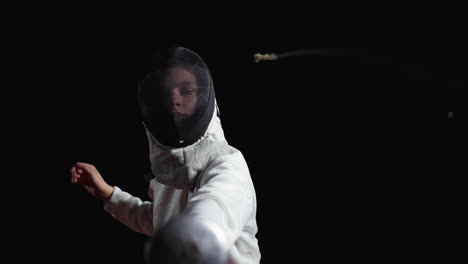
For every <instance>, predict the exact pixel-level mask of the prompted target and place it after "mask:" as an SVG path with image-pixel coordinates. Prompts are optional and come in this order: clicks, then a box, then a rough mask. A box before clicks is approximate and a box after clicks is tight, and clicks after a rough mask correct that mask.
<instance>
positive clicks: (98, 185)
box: [70, 162, 114, 201]
mask: <svg viewBox="0 0 468 264" xmlns="http://www.w3.org/2000/svg"><path fill="white" fill-rule="evenodd" d="M70 172H71V182H72V183H78V184H80V185H82V186H83V187H84V188H85V189H86V190H87V191H88V192H89V193H91V194H92V195H93V196H94V197H97V198H99V199H101V200H103V201H107V200H108V199H109V198H110V196H111V195H112V192H114V187H112V186H110V185H109V184H107V182H106V181H105V180H104V179H103V178H102V176H101V174H100V173H99V171H98V170H97V169H96V167H94V166H93V165H92V164H88V163H83V162H77V163H76V164H75V165H74V166H73V167H72V168H71V169H70Z"/></svg>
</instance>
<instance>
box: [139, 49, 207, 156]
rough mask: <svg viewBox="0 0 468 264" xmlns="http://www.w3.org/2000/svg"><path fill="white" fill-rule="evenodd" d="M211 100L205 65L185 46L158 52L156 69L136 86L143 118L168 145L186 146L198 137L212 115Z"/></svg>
mask: <svg viewBox="0 0 468 264" xmlns="http://www.w3.org/2000/svg"><path fill="white" fill-rule="evenodd" d="M214 101H215V96H214V88H213V82H212V80H211V75H210V72H209V70H208V67H207V66H206V64H205V63H204V62H203V60H202V59H201V58H200V57H199V56H198V55H197V54H196V53H194V52H193V51H191V50H189V49H186V48H181V47H177V48H172V49H170V50H169V52H167V53H165V54H160V55H159V56H158V57H157V61H156V69H155V70H154V71H153V72H151V73H150V74H148V75H147V76H146V77H145V79H144V80H143V81H142V82H141V83H140V86H139V106H140V110H141V114H142V117H143V122H144V124H145V126H146V128H147V129H148V130H149V131H150V133H151V134H152V135H153V137H154V138H155V139H156V140H157V141H158V142H159V143H161V144H163V145H166V146H168V147H173V148H179V147H185V146H188V145H191V144H193V143H195V142H196V141H197V140H199V139H200V138H201V137H202V136H203V135H204V133H205V131H206V129H207V128H208V125H209V123H210V121H211V118H212V116H213V111H214Z"/></svg>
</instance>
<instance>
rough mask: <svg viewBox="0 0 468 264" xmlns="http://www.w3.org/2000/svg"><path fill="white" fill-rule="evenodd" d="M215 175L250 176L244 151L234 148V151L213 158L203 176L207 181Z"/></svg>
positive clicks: (238, 177)
mask: <svg viewBox="0 0 468 264" xmlns="http://www.w3.org/2000/svg"><path fill="white" fill-rule="evenodd" d="M213 177H221V178H230V179H234V178H237V179H241V178H250V172H249V168H248V166H247V162H246V160H245V158H244V155H243V154H242V152H241V151H239V150H237V149H234V148H233V151H230V152H229V153H226V154H223V155H220V156H218V157H216V158H215V159H213V160H212V161H211V162H210V164H209V165H208V166H207V168H206V170H205V171H204V173H203V176H202V178H204V180H205V181H206V180H209V179H211V178H213ZM202 181H203V180H202Z"/></svg>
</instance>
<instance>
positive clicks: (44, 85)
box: [0, 2, 468, 263]
mask: <svg viewBox="0 0 468 264" xmlns="http://www.w3.org/2000/svg"><path fill="white" fill-rule="evenodd" d="M352 7H353V9H351V7H347V6H342V5H341V6H339V7H338V6H334V7H325V6H321V5H317V4H314V5H311V6H308V5H305V4H301V5H299V4H297V3H293V2H288V3H286V2H285V3H279V4H277V3H268V4H263V3H257V4H250V3H249V4H240V3H234V2H232V3H226V4H217V5H215V6H213V5H208V4H205V5H200V4H196V3H192V2H177V3H166V2H160V3H158V4H153V5H143V4H141V5H139V4H132V5H129V4H128V3H116V2H115V3H113V4H112V5H80V4H78V3H77V4H76V5H74V4H62V5H48V6H47V5H38V6H26V5H25V6H17V7H12V8H11V13H10V16H7V17H6V22H5V25H6V29H5V32H4V40H5V44H6V46H5V48H4V50H3V51H4V54H3V55H4V58H5V59H4V62H6V64H7V67H6V70H5V71H4V74H5V78H4V81H5V86H4V89H3V96H2V99H3V101H4V104H2V105H3V108H4V109H3V111H2V112H3V117H4V118H3V124H4V126H3V127H4V129H3V131H4V133H5V136H4V137H3V140H4V142H3V143H4V144H3V146H4V147H3V150H4V157H6V159H4V160H5V164H4V166H3V167H4V173H3V176H2V177H3V184H2V189H3V192H2V201H4V202H3V209H2V216H1V219H2V225H1V229H0V235H1V242H2V252H5V253H6V254H3V253H2V255H3V256H10V255H11V256H12V257H13V260H14V261H11V262H12V263H27V262H29V261H41V262H42V261H45V262H65V263H75V262H76V263H78V262H80V263H81V262H83V261H86V262H87V263H98V262H101V261H106V262H113V263H143V251H142V245H143V243H144V241H145V239H146V237H145V236H143V235H140V234H137V233H134V232H132V231H131V230H129V229H128V228H127V227H125V226H123V225H121V224H120V223H118V222H117V221H116V220H114V219H112V218H111V217H110V215H108V214H107V213H106V212H105V211H104V210H103V209H102V203H101V202H100V201H98V200H96V199H94V198H93V197H92V196H91V195H89V194H88V193H87V192H86V191H85V190H84V189H83V188H82V187H81V186H77V185H72V184H71V183H70V175H69V169H70V168H71V166H72V165H73V164H74V163H75V162H77V161H82V162H88V163H92V164H94V165H95V166H96V167H97V168H98V169H99V171H100V172H101V174H102V175H103V176H104V177H105V179H106V180H108V182H109V183H110V184H113V185H117V186H119V187H121V188H122V189H124V190H126V191H128V192H130V193H132V194H133V195H135V196H139V197H141V198H143V199H146V198H147V195H146V192H147V182H146V181H145V180H144V177H143V174H144V173H145V172H146V171H147V170H148V168H149V167H148V166H149V163H148V160H147V154H148V153H147V142H146V138H145V134H144V130H143V127H142V125H141V122H140V119H139V116H138V108H137V104H136V102H137V99H136V84H137V79H138V76H139V75H140V74H141V65H142V64H143V62H144V59H145V58H146V57H147V54H149V53H151V52H152V51H153V50H154V49H155V48H157V47H164V46H166V45H169V44H177V45H181V46H185V47H188V48H190V49H192V50H194V51H196V52H197V53H199V54H200V55H201V57H202V58H204V60H205V61H206V63H207V64H208V66H209V67H210V69H211V72H212V76H213V79H214V84H215V89H216V93H217V100H218V103H219V106H220V110H221V120H222V122H223V128H224V131H225V135H226V138H227V140H228V141H229V142H230V143H231V145H233V146H235V147H236V148H238V149H239V150H241V151H242V152H243V154H244V156H245V158H246V160H247V162H248V164H249V167H250V170H251V174H252V178H253V181H254V184H255V187H256V191H257V199H258V214H257V221H258V226H259V233H258V239H259V244H260V249H261V252H262V263H271V262H275V261H280V262H287V263H297V262H302V261H306V262H309V261H310V262H311V261H318V260H319V259H323V258H325V259H326V261H327V262H332V261H334V260H336V259H348V260H354V259H356V260H360V261H372V262H376V261H381V260H387V259H391V258H393V259H400V257H402V256H407V255H408V253H411V254H409V255H410V258H411V259H419V258H424V257H427V258H433V257H435V256H442V257H443V258H447V257H448V256H456V255H458V253H461V252H462V249H463V248H466V237H467V236H466V230H467V226H468V223H467V221H468V220H467V210H468V208H467V198H466V197H467V180H466V162H467V154H466V153H467V141H466V135H467V133H466V125H465V123H466V118H467V106H466V99H467V93H466V88H467V81H468V79H467V70H468V67H467V66H466V65H467V64H466V60H467V58H468V54H467V51H466V50H465V47H466V41H465V42H464V41H463V28H464V22H465V20H464V19H462V16H460V14H459V13H458V12H457V10H459V9H458V8H457V7H447V8H441V7H427V6H425V7H422V6H415V7H409V6H402V7H395V6H394V7H388V6H385V7H380V6H379V7H377V6H365V7H358V6H352ZM366 10H367V11H366ZM318 48H320V49H323V48H341V49H347V50H350V51H353V52H354V53H355V54H361V53H362V52H369V53H372V54H378V55H383V56H386V57H388V58H391V60H392V61H393V62H394V64H392V65H387V66H385V67H384V66H376V65H374V64H370V63H365V62H362V61H359V60H355V59H349V58H348V59H344V58H341V57H330V56H315V57H313V56H308V57H296V58H289V59H284V60H280V61H276V62H262V63H258V64H256V63H255V62H254V60H253V54H254V53H257V52H278V53H281V52H287V51H292V50H299V49H318ZM404 62H408V63H410V64H411V65H417V66H416V68H417V69H424V70H423V72H424V74H423V75H422V77H414V78H413V77H402V76H403V75H404V74H403V75H402V74H399V73H398V74H397V70H396V69H397V68H398V65H401V64H402V63H404ZM421 79H429V81H421ZM427 83H429V84H430V85H427ZM449 111H451V112H453V113H454V116H453V118H447V113H448V112H449ZM463 241H465V242H463ZM446 249H448V250H449V251H446ZM447 252H450V253H451V254H446V253H447ZM453 253H457V254H453ZM460 256H461V255H460ZM465 258H466V257H465ZM2 263H9V262H3V261H2Z"/></svg>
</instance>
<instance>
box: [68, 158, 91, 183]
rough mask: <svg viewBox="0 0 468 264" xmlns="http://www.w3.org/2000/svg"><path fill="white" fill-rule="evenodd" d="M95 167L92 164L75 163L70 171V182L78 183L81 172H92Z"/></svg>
mask: <svg viewBox="0 0 468 264" xmlns="http://www.w3.org/2000/svg"><path fill="white" fill-rule="evenodd" d="M94 169H95V167H94V166H93V165H92V164H88V163H84V162H77V163H75V165H73V166H72V168H71V169H70V173H71V182H72V183H78V181H79V179H80V177H81V175H82V174H83V171H88V172H89V171H91V170H94Z"/></svg>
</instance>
